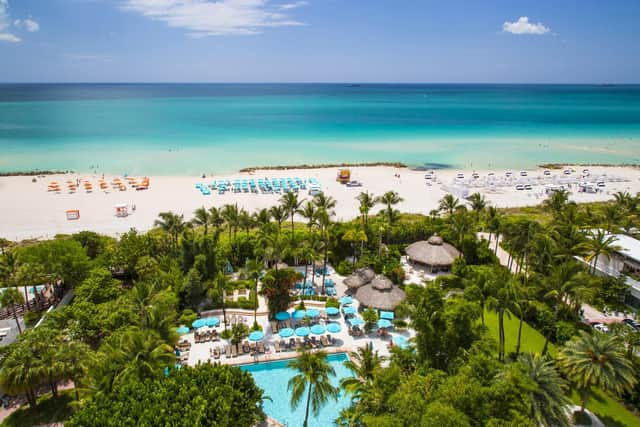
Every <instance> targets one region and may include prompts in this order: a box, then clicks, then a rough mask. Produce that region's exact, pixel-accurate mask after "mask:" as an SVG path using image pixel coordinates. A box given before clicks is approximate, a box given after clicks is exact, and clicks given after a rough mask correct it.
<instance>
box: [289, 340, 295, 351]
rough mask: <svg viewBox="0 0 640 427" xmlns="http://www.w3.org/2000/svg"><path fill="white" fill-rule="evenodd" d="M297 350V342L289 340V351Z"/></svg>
mask: <svg viewBox="0 0 640 427" xmlns="http://www.w3.org/2000/svg"><path fill="white" fill-rule="evenodd" d="M295 348H296V340H295V338H289V350H293V349H295Z"/></svg>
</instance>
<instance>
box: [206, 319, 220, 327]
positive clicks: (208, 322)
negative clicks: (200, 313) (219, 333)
mask: <svg viewBox="0 0 640 427" xmlns="http://www.w3.org/2000/svg"><path fill="white" fill-rule="evenodd" d="M204 322H205V324H206V325H207V326H218V325H219V324H220V319H218V318H217V317H207V318H206V319H204Z"/></svg>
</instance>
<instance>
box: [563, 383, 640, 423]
mask: <svg viewBox="0 0 640 427" xmlns="http://www.w3.org/2000/svg"><path fill="white" fill-rule="evenodd" d="M571 400H572V401H573V402H574V403H575V404H576V405H580V396H578V393H576V392H575V391H573V392H572V393H571ZM587 409H588V410H590V411H591V412H593V413H594V414H595V415H596V416H597V417H598V418H600V421H602V422H603V423H604V425H605V426H607V427H633V426H638V425H640V418H639V417H638V416H636V415H635V414H634V413H633V412H631V411H629V410H628V409H627V408H625V407H624V405H622V404H621V403H620V402H618V401H617V400H616V399H614V398H613V397H611V396H609V395H607V394H605V393H604V392H602V391H601V390H595V391H594V393H593V395H592V396H591V399H589V403H588V404H587Z"/></svg>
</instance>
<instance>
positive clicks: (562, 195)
mask: <svg viewBox="0 0 640 427" xmlns="http://www.w3.org/2000/svg"><path fill="white" fill-rule="evenodd" d="M568 201H569V192H568V191H567V190H565V189H561V190H557V191H554V192H553V193H551V196H549V198H548V199H546V200H545V201H544V202H543V206H544V207H546V208H549V209H551V211H552V212H553V213H554V216H556V217H557V216H558V215H559V214H560V213H561V212H562V210H563V209H564V207H565V206H566V205H567V202H568Z"/></svg>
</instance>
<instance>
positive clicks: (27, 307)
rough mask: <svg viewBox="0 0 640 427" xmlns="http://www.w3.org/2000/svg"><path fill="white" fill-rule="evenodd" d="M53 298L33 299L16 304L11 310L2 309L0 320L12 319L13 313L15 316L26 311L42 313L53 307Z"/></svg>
mask: <svg viewBox="0 0 640 427" xmlns="http://www.w3.org/2000/svg"><path fill="white" fill-rule="evenodd" d="M55 303H56V300H55V298H46V299H45V298H34V299H32V300H29V301H28V302H26V303H24V304H16V305H14V306H13V307H12V308H8V307H6V308H2V309H0V320H4V319H13V317H14V313H15V316H18V317H20V316H22V315H24V313H25V312H27V311H42V310H46V309H47V308H49V307H51V306H52V305H55Z"/></svg>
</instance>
